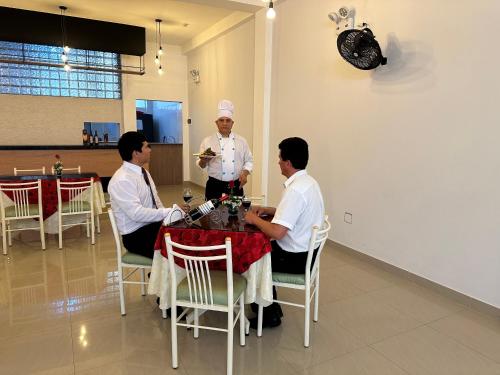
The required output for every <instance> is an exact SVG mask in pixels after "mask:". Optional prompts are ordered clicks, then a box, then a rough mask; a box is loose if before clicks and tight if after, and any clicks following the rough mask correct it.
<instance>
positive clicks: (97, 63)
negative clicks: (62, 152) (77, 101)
mask: <svg viewBox="0 0 500 375" xmlns="http://www.w3.org/2000/svg"><path fill="white" fill-rule="evenodd" d="M61 54H62V48H61V47H54V46H43V45H37V44H25V43H13V42H4V41H0V59H12V60H23V58H24V60H25V61H37V62H44V63H47V64H62V61H61ZM67 55H68V63H69V64H70V65H73V66H74V65H81V66H90V67H98V68H106V69H119V68H120V66H121V62H120V55H119V54H116V53H111V52H98V51H87V50H81V49H71V50H70V51H69V53H68V54H67ZM121 86H122V85H121V75H120V73H112V72H100V71H95V70H94V71H92V70H82V69H72V70H70V71H69V72H66V71H65V70H64V69H63V68H62V67H56V66H40V65H28V64H15V63H3V62H0V94H19V95H49V96H73V97H79V98H103V99H120V98H121Z"/></svg>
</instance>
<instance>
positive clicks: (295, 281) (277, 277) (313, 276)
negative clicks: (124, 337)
mask: <svg viewBox="0 0 500 375" xmlns="http://www.w3.org/2000/svg"><path fill="white" fill-rule="evenodd" d="M330 228H331V225H330V222H329V221H328V216H325V220H324V222H323V225H322V227H321V228H318V227H317V226H314V227H313V228H312V234H311V240H310V242H309V249H308V255H307V262H306V268H305V270H304V273H303V274H298V275H297V274H291V273H280V272H273V286H275V287H281V288H291V289H299V290H303V291H304V293H305V299H304V304H298V303H293V302H288V301H280V300H273V302H278V303H282V304H284V305H290V306H296V307H302V308H303V309H305V316H304V346H305V347H306V348H307V347H309V323H310V319H311V318H310V305H311V300H312V298H313V297H314V317H313V320H314V321H315V322H317V321H318V303H319V265H320V256H321V252H322V251H323V247H324V245H325V242H326V240H327V238H328V232H329V231H330ZM315 249H318V252H317V255H316V259H315V260H314V263H313V264H312V267H311V262H312V258H313V252H314V250H315ZM311 288H312V292H311ZM262 315H263V308H262V305H260V306H259V316H258V327H257V336H262Z"/></svg>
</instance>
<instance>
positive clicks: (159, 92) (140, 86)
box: [122, 33, 190, 180]
mask: <svg viewBox="0 0 500 375" xmlns="http://www.w3.org/2000/svg"><path fill="white" fill-rule="evenodd" d="M147 37H148V41H147V44H146V54H145V55H144V62H145V66H146V74H144V75H142V76H136V75H126V76H123V78H122V84H123V123H124V130H125V131H130V130H136V113H135V111H136V107H135V100H136V99H150V100H164V101H176V102H182V103H183V104H182V112H183V136H182V138H183V144H184V147H183V159H184V166H183V173H184V179H186V180H188V179H189V178H188V176H189V162H188V161H189V160H190V159H189V155H188V152H189V128H188V127H187V125H186V121H187V118H188V116H187V114H188V113H189V112H188V111H189V108H188V101H187V96H188V95H187V69H186V67H187V57H186V56H185V55H183V54H182V52H181V48H180V47H179V46H172V45H166V46H165V45H164V46H163V50H164V51H165V54H164V55H163V57H162V67H163V69H164V71H165V73H164V74H163V75H162V76H160V75H158V71H157V67H156V65H155V63H154V58H155V54H156V53H155V41H154V33H153V35H149V34H148V35H147ZM123 63H124V64H127V63H131V64H134V65H137V58H136V57H134V58H131V57H129V56H127V57H126V58H125V59H124V60H123Z"/></svg>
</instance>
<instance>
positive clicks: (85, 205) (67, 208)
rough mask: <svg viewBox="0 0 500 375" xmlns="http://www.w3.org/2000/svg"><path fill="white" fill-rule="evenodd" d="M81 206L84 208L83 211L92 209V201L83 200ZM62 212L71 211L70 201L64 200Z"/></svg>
mask: <svg viewBox="0 0 500 375" xmlns="http://www.w3.org/2000/svg"><path fill="white" fill-rule="evenodd" d="M81 208H82V211H90V203H89V202H83V203H82V206H81ZM62 212H64V213H69V212H71V211H70V205H69V202H64V203H63V204H62Z"/></svg>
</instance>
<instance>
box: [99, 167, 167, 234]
mask: <svg viewBox="0 0 500 375" xmlns="http://www.w3.org/2000/svg"><path fill="white" fill-rule="evenodd" d="M146 173H147V174H148V178H149V183H150V184H151V190H152V191H153V194H154V197H155V201H156V205H157V207H158V208H154V207H153V199H152V198H151V191H150V190H149V186H148V185H147V184H146V181H145V180H144V176H143V175H142V168H141V167H139V166H137V165H135V164H132V163H129V162H126V161H124V162H123V164H122V166H121V167H120V168H119V169H118V170H117V171H116V172H115V174H114V175H113V177H112V178H111V180H110V182H109V185H108V192H109V195H110V197H111V208H112V209H113V213H114V215H115V218H116V225H117V227H118V231H119V232H120V234H122V235H124V234H129V233H132V232H133V231H135V230H137V229H139V228H140V227H143V226H144V225H146V224H149V223H154V222H158V221H161V220H163V219H164V218H165V217H167V216H169V215H170V214H171V212H172V210H173V209H171V208H164V207H163V204H162V203H161V200H160V197H159V196H158V192H157V191H156V186H155V183H154V182H153V179H152V178H151V175H150V174H149V172H147V171H146Z"/></svg>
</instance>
